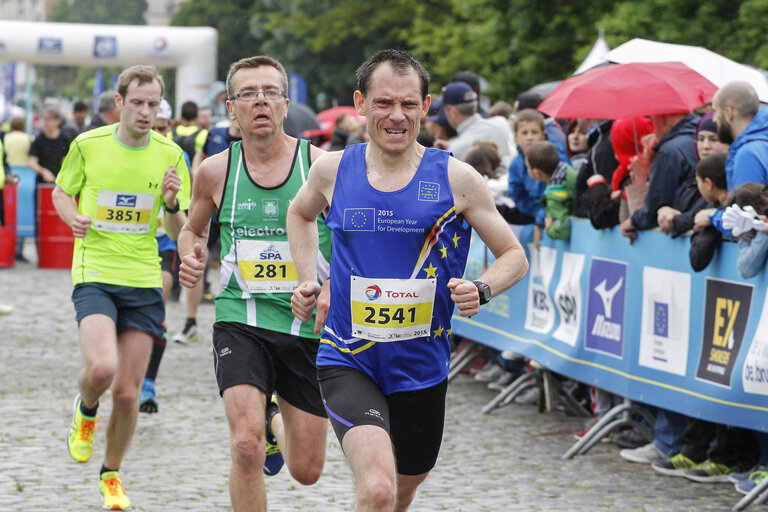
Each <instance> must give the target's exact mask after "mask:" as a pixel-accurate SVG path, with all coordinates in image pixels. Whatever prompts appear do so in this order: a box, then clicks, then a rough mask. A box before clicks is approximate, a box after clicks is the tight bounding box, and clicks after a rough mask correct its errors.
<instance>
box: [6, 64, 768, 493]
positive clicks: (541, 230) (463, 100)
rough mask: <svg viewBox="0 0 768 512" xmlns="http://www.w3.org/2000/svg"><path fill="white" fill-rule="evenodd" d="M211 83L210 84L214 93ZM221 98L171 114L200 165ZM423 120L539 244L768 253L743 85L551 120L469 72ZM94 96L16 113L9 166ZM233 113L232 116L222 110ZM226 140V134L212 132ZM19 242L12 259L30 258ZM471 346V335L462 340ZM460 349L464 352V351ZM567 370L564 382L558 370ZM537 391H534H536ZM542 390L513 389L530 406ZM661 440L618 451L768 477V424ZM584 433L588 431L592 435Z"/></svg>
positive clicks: (666, 414) (594, 395) (81, 123)
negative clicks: (650, 107)
mask: <svg viewBox="0 0 768 512" xmlns="http://www.w3.org/2000/svg"><path fill="white" fill-rule="evenodd" d="M214 93H215V94H214ZM221 93H222V91H219V90H218V89H217V90H216V91H213V92H212V95H213V97H215V98H217V100H218V101H217V102H216V103H215V104H212V105H210V106H208V107H205V108H202V109H198V108H197V105H195V104H194V103H191V102H187V103H185V104H184V105H183V106H182V109H181V112H182V116H181V118H179V119H177V120H171V121H170V126H169V127H168V129H169V132H170V135H169V136H171V137H174V136H176V137H178V142H179V144H180V145H182V147H184V146H187V147H184V149H185V150H187V151H188V153H189V157H190V161H191V162H192V163H193V165H192V166H191V171H192V172H194V168H195V167H196V166H197V165H199V162H200V161H201V159H202V158H204V157H205V156H207V155H209V154H213V153H214V152H217V151H216V150H214V146H216V147H217V148H219V147H222V148H223V147H226V146H227V145H228V143H229V141H231V140H236V138H237V137H239V134H236V133H231V129H230V127H229V126H228V125H220V126H219V125H217V126H215V127H214V126H212V125H211V120H212V119H213V121H214V122H216V121H220V120H221V119H222V118H223V114H222V111H221V110H222V109H221V105H222V104H221V101H220V100H221ZM438 96H439V99H438V100H437V101H435V102H434V103H433V105H432V108H431V109H430V112H429V115H428V117H427V118H426V119H424V123H423V126H422V133H421V134H420V139H419V140H420V141H421V142H422V143H423V144H425V145H427V146H432V147H437V148H441V149H446V150H448V151H450V152H452V153H453V155H454V156H455V157H456V158H458V159H460V160H463V161H466V162H468V163H470V164H471V165H472V166H474V167H475V168H476V169H477V171H478V172H479V173H480V174H481V175H483V177H484V178H485V179H486V181H487V182H488V185H489V187H490V188H491V190H492V191H493V197H494V201H495V202H496V206H497V208H498V210H499V211H500V212H501V214H502V215H503V216H504V218H505V219H506V220H507V221H508V222H509V223H510V224H511V225H513V226H521V225H526V224H532V225H533V226H534V245H535V246H536V247H538V246H539V244H540V242H541V240H542V238H543V236H544V234H545V233H546V236H548V237H550V238H554V239H563V240H567V239H568V238H569V237H570V218H571V217H572V216H573V217H581V218H586V219H589V221H590V222H591V224H592V225H593V226H594V228H596V229H606V228H613V227H616V226H618V229H620V230H621V233H622V234H623V235H624V236H626V237H627V238H628V240H629V243H631V242H632V241H633V240H634V239H636V238H637V237H638V236H642V235H639V234H638V233H639V232H641V231H646V230H651V229H655V228H658V229H659V230H660V231H661V232H663V233H665V234H668V235H669V236H671V237H678V236H681V235H684V234H689V235H690V240H691V243H690V264H691V268H692V269H693V271H696V272H699V271H701V270H703V269H704V268H706V267H707V266H708V265H709V263H710V261H711V260H712V258H713V256H714V254H715V253H716V251H717V250H718V247H719V246H720V245H721V244H722V243H723V241H724V240H726V241H736V242H738V245H739V259H738V262H734V264H736V265H737V266H738V271H739V273H740V274H741V275H742V276H743V277H745V278H747V277H750V276H753V275H755V274H757V273H759V272H760V271H762V270H763V269H764V268H765V264H766V258H768V110H766V109H764V108H761V106H760V102H759V101H758V98H757V95H756V93H755V91H754V90H753V89H752V87H751V86H749V85H748V84H746V83H742V82H733V83H731V84H728V85H726V86H724V87H722V88H721V89H720V90H719V91H718V92H717V94H716V95H715V97H714V98H713V100H712V101H711V103H707V104H705V105H702V106H701V107H700V108H699V109H697V110H696V111H694V112H670V113H666V114H660V115H652V116H641V117H635V118H626V119H618V120H606V119H588V118H578V119H565V120H555V119H551V118H547V117H546V116H545V115H543V114H542V113H541V112H539V111H538V110H537V107H538V106H539V104H540V103H541V101H542V99H543V98H541V97H540V96H538V95H537V94H535V93H523V94H521V95H520V96H519V97H518V98H516V100H515V101H514V104H513V106H511V105H510V104H509V103H506V102H498V103H496V104H494V105H493V106H492V107H491V108H489V109H487V110H486V109H485V108H483V107H482V101H481V97H482V91H481V89H480V81H479V79H478V77H477V76H476V75H474V74H472V73H467V72H461V73H457V74H456V75H454V77H453V79H452V81H451V82H449V83H447V84H446V85H445V86H444V87H443V88H442V91H441V93H440V94H439V95H438ZM94 106H95V109H94V110H95V112H94V113H93V115H92V116H91V118H90V119H88V118H87V106H86V104H85V103H83V102H78V103H76V104H75V106H74V108H73V111H72V113H71V115H67V116H64V115H62V113H61V111H60V109H59V107H58V105H57V104H54V103H51V104H48V105H46V106H45V107H44V108H43V110H42V123H41V124H39V125H37V126H35V127H34V130H33V131H34V133H35V135H29V134H27V132H26V130H25V128H26V127H25V123H24V120H23V119H21V118H16V119H12V120H11V121H10V125H9V127H8V129H7V130H6V133H5V134H4V136H3V138H2V143H3V146H0V147H3V148H4V155H5V157H4V164H5V166H6V169H9V166H27V167H28V168H30V169H31V170H32V171H34V172H35V173H36V175H37V181H38V183H51V182H53V181H54V180H55V177H56V174H57V173H58V171H59V168H60V167H61V163H62V160H63V158H64V156H65V155H66V153H67V150H68V147H69V144H70V143H71V141H72V140H74V138H75V137H76V136H77V135H78V134H80V133H82V132H83V131H86V130H88V129H91V128H94V127H97V126H102V125H105V124H111V123H114V122H116V121H117V120H119V112H118V111H117V109H116V108H115V100H114V93H113V92H106V93H104V94H102V95H101V97H100V98H99V99H98V101H97V102H96V104H95V105H94ZM224 121H226V119H224ZM219 139H221V143H219V142H217V141H218V140H219ZM364 140H365V133H364V130H363V126H362V125H361V124H360V123H359V122H357V121H356V120H355V119H354V118H353V117H352V116H350V115H348V114H341V115H339V117H338V118H337V119H336V122H335V131H334V133H333V135H332V140H331V146H332V147H331V148H330V149H332V150H340V149H343V148H344V147H345V146H346V145H348V144H354V143H358V142H362V141H364ZM21 248H22V245H21V243H20V245H19V248H18V251H17V258H18V259H22V260H23V259H24V255H23V254H22V251H21ZM468 343H472V342H469V341H468V340H464V341H463V342H462V345H461V346H466V345H467V344H468ZM460 349H461V348H459V349H457V350H460ZM489 352H490V353H491V354H493V355H492V356H491V357H489V358H488V360H487V363H486V365H485V366H484V367H482V368H477V369H476V371H474V374H475V378H476V379H477V380H479V381H483V382H487V383H488V385H489V387H490V388H491V389H496V390H500V389H503V388H504V387H505V386H506V385H508V384H509V383H510V382H512V381H513V380H514V379H515V378H517V377H519V376H520V375H522V374H523V373H525V372H526V368H529V366H528V365H527V364H526V361H525V360H524V358H522V357H521V356H519V355H517V354H514V353H511V352H503V353H497V352H495V351H489ZM563 380H567V379H564V378H563ZM566 388H567V389H570V390H572V394H573V395H574V396H575V397H576V398H577V399H578V400H581V402H582V404H583V405H584V406H585V407H586V408H588V409H589V410H591V411H592V413H593V414H594V417H595V420H597V419H599V417H601V416H602V415H603V414H605V412H607V410H609V409H610V408H611V407H612V406H613V405H615V404H617V403H619V402H620V401H621V397H618V396H615V395H612V394H611V393H608V392H606V391H604V390H601V389H596V388H592V389H589V386H586V385H584V384H580V383H577V382H569V383H568V384H567V386H566ZM534 391H535V390H534ZM533 396H534V394H532V393H528V394H523V395H521V396H520V397H518V401H519V402H521V403H531V402H532V401H534V400H535V398H532V397H533ZM655 415H656V422H655V427H654V439H653V440H652V441H651V442H650V443H649V442H647V441H648V440H647V439H646V438H645V437H644V436H643V435H641V434H640V433H638V432H632V431H622V432H615V433H612V434H611V436H610V440H612V441H614V442H615V443H616V444H618V445H619V446H621V447H622V448H623V449H622V450H621V451H620V452H619V453H620V456H621V457H623V458H625V459H626V460H628V461H631V462H635V463H647V464H651V465H652V466H653V468H654V469H655V470H657V471H658V472H659V473H660V474H663V475H670V476H684V477H686V478H689V479H691V480H695V481H699V482H721V481H725V480H726V479H729V478H730V479H731V480H733V481H735V483H736V486H737V489H739V490H740V491H742V492H748V491H749V490H750V489H751V488H753V487H754V486H755V485H756V483H757V482H759V481H760V480H761V479H763V478H764V477H765V476H766V475H768V472H766V471H767V467H768V438H766V435H765V434H764V433H758V432H755V431H749V430H745V429H739V428H735V427H730V426H728V425H722V424H713V423H709V422H705V421H702V420H699V419H693V418H687V417H685V416H682V415H681V414H679V413H677V412H675V411H669V410H662V409H658V410H655ZM589 428H590V425H586V428H585V430H584V431H582V432H579V433H577V434H576V436H577V437H580V436H583V435H584V434H585V433H587V432H588V431H589Z"/></svg>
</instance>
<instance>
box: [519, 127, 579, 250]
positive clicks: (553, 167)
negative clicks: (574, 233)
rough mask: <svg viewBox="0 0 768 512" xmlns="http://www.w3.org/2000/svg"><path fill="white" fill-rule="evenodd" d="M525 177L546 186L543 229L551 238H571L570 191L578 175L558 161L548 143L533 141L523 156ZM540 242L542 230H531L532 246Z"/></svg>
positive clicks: (571, 192)
mask: <svg viewBox="0 0 768 512" xmlns="http://www.w3.org/2000/svg"><path fill="white" fill-rule="evenodd" d="M525 164H526V166H527V168H528V175H529V176H530V177H531V178H532V179H534V180H536V181H540V182H543V183H545V184H546V188H545V189H544V195H543V201H542V202H543V203H544V213H545V219H544V226H545V230H546V232H547V234H548V235H549V236H550V237H551V238H555V239H559V240H568V239H570V238H571V219H570V217H571V213H572V208H571V206H572V204H573V192H574V190H575V188H576V176H577V175H578V172H577V171H576V169H574V168H573V167H571V166H570V165H569V164H567V163H565V162H561V161H560V156H559V155H558V152H557V148H556V147H555V145H554V144H553V143H551V142H549V141H539V142H534V143H533V144H531V145H530V147H529V148H528V150H527V152H526V154H525ZM540 240H541V227H540V226H539V225H536V226H535V227H534V244H536V246H537V247H538V242H539V241H540Z"/></svg>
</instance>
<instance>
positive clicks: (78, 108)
mask: <svg viewBox="0 0 768 512" xmlns="http://www.w3.org/2000/svg"><path fill="white" fill-rule="evenodd" d="M72 111H73V112H88V105H86V104H85V102H84V101H76V102H75V106H74V107H72Z"/></svg>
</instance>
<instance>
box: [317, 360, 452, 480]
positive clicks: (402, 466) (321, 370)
mask: <svg viewBox="0 0 768 512" xmlns="http://www.w3.org/2000/svg"><path fill="white" fill-rule="evenodd" d="M317 375H318V379H319V380H320V391H321V392H322V395H323V403H324V404H325V409H326V411H327V412H328V417H329V418H330V420H331V425H333V430H334V431H335V432H336V437H337V438H338V439H339V442H341V441H342V439H343V438H344V434H346V433H347V431H348V430H349V429H351V428H352V427H355V426H359V425H376V426H379V427H381V428H383V429H384V430H386V431H387V432H389V435H390V437H391V439H392V445H393V446H394V448H395V460H396V461H397V472H398V473H399V474H401V475H421V474H422V473H426V472H428V471H429V470H431V469H432V468H433V467H435V462H436V461H437V455H438V453H439V452H440V444H441V442H442V440H443V424H444V422H445V393H446V391H447V389H448V380H447V379H446V380H444V381H443V382H441V383H440V384H437V385H435V386H432V387H430V388H426V389H420V390H417V391H404V392H400V393H392V394H391V395H386V396H385V395H384V394H382V392H381V390H380V389H379V387H378V386H377V385H376V383H375V382H374V381H373V379H371V378H370V377H369V376H368V375H367V374H365V373H363V372H361V371H359V370H357V369H355V368H352V367H349V366H320V367H318V369H317Z"/></svg>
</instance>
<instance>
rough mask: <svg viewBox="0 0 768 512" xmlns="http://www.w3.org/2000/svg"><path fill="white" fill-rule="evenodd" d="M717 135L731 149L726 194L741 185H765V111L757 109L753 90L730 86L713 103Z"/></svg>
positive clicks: (739, 84)
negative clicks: (751, 183)
mask: <svg viewBox="0 0 768 512" xmlns="http://www.w3.org/2000/svg"><path fill="white" fill-rule="evenodd" d="M712 107H713V109H714V111H715V123H717V134H718V136H719V138H720V141H721V142H724V143H725V144H730V145H731V151H730V155H729V156H728V160H727V161H726V163H725V176H726V180H727V181H728V190H733V189H734V188H736V187H738V186H739V185H741V184H742V183H748V182H753V183H768V110H767V109H764V108H760V101H759V100H758V98H757V94H756V93H755V90H754V89H753V88H752V86H751V85H749V84H748V83H746V82H731V83H729V84H728V85H726V86H724V87H722V88H721V89H720V90H719V91H717V94H715V97H714V98H713V100H712Z"/></svg>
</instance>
